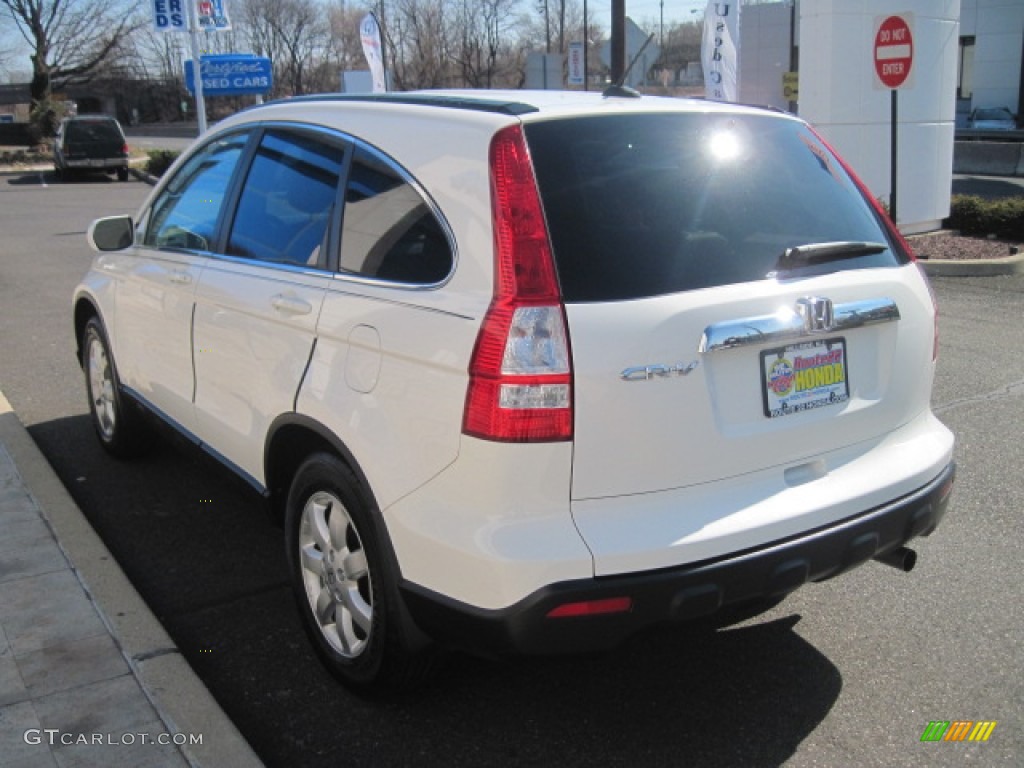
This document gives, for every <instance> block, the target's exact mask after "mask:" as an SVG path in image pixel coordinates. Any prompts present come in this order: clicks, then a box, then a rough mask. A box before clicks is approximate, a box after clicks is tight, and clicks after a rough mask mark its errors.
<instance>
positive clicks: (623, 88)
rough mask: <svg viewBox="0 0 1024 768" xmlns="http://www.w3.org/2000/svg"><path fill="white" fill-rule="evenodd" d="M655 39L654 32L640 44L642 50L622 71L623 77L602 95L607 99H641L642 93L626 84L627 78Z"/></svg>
mask: <svg viewBox="0 0 1024 768" xmlns="http://www.w3.org/2000/svg"><path fill="white" fill-rule="evenodd" d="M653 39H654V33H653V32H652V33H651V36H650V37H648V38H647V42H645V43H644V44H643V45H642V46H640V50H639V51H637V52H636V56H634V57H633V60H632V61H630V62H629V66H628V67H626V69H625V71H624V72H623V73H622V77H620V78H619V79H618V80H617V81H616V82H614V83H612V84H611V85H609V86H608V87H607V88H605V89H604V91H603V92H602V93H601V96H603V97H604V98H606V99H614V98H619V99H639V98H640V93H639V92H638V91H636V90H634V89H633V88H630V87H629V86H628V85H626V78H627V77H629V73H630V72H631V71H632V70H633V65H634V64H636V62H637V60H638V59H639V58H640V56H642V55H643V52H644V51H646V50H647V46H648V45H650V44H651V40H653Z"/></svg>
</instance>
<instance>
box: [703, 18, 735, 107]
mask: <svg viewBox="0 0 1024 768" xmlns="http://www.w3.org/2000/svg"><path fill="white" fill-rule="evenodd" d="M700 55H701V64H702V65H703V67H704V92H705V95H706V96H707V98H709V99H714V100H715V101H737V100H738V97H739V68H740V3H739V0H708V7H707V9H706V10H705V11H704V40H703V41H702V43H701V49H700Z"/></svg>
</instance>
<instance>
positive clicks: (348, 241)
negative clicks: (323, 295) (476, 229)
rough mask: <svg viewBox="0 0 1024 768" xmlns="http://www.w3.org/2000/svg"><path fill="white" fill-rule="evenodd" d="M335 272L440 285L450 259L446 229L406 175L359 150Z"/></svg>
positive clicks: (347, 193)
mask: <svg viewBox="0 0 1024 768" xmlns="http://www.w3.org/2000/svg"><path fill="white" fill-rule="evenodd" d="M342 222H343V223H342V235H341V258H340V264H339V271H340V272H342V273H343V274H344V273H348V274H352V275H359V276H361V277H367V278H372V279H375V280H384V281H388V282H395V283H407V284H412V285H432V284H436V283H440V282H441V281H443V280H444V279H445V278H446V277H448V274H449V273H450V272H451V270H452V266H453V263H454V255H453V251H452V247H451V244H450V242H449V239H448V236H447V234H446V231H445V228H444V227H443V226H442V225H441V222H440V221H439V220H438V218H437V216H436V215H435V214H434V211H433V209H432V208H431V206H430V205H429V204H428V203H427V201H426V199H424V197H423V196H422V195H421V194H420V192H419V190H418V189H417V188H416V187H415V186H414V185H413V184H412V183H411V181H410V180H409V179H408V178H407V177H406V176H405V174H404V173H403V172H401V171H399V170H398V168H397V167H396V166H395V165H393V164H392V163H390V162H389V161H388V160H386V159H385V158H384V157H382V156H379V155H377V154H376V153H374V152H371V151H369V150H367V149H364V148H362V147H360V148H358V149H357V150H356V152H355V155H354V157H353V159H352V166H351V169H350V171H349V174H348V180H347V183H346V186H345V204H344V217H343V219H342Z"/></svg>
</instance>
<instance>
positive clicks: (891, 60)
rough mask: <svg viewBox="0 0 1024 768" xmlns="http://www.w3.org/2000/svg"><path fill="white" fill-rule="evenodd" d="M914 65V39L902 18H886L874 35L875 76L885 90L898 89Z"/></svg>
mask: <svg viewBox="0 0 1024 768" xmlns="http://www.w3.org/2000/svg"><path fill="white" fill-rule="evenodd" d="M913 64H914V37H913V35H912V34H911V33H910V25H908V24H907V21H906V19H904V18H903V17H902V16H888V17H886V18H885V19H883V20H882V23H881V24H880V25H879V26H878V31H877V32H876V33H875V74H877V75H878V79H879V80H881V81H882V85H884V86H885V87H886V88H899V87H900V86H902V85H903V84H904V83H905V82H906V80H907V76H908V75H909V74H910V68H911V67H912V66H913Z"/></svg>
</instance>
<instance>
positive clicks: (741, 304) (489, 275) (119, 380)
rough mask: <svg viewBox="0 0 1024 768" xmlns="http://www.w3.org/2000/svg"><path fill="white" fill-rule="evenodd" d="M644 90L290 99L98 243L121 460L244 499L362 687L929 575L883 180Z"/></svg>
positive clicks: (99, 383)
mask: <svg viewBox="0 0 1024 768" xmlns="http://www.w3.org/2000/svg"><path fill="white" fill-rule="evenodd" d="M619 93H620V95H617V96H603V95H601V94H593V93H592V94H586V93H575V94H570V93H552V92H547V93H531V92H484V91H481V92H437V93H434V92H423V93H405V94H389V95H382V96H338V95H325V96H316V97H303V98H297V99H292V100H287V101H281V102H275V103H270V104H267V105H263V106H259V107H256V108H253V109H249V110H247V111H244V112H242V113H240V114H238V115H236V116H234V117H232V118H229V119H227V120H225V121H224V122H222V123H220V124H219V125H218V126H217V127H216V128H215V129H214V130H212V131H210V132H209V133H207V134H206V135H204V136H203V137H202V138H201V139H200V140H199V141H198V142H197V143H196V144H195V145H194V146H193V147H192V148H191V149H190V150H189V151H188V152H186V153H185V154H184V155H183V157H181V158H180V159H179V160H178V162H177V163H176V164H175V165H174V167H172V168H171V170H170V171H169V172H168V173H167V174H166V176H165V177H164V179H163V180H162V181H161V182H160V183H159V185H158V186H157V187H156V188H155V189H154V191H153V193H152V194H151V196H150V198H149V199H148V200H147V202H146V203H145V205H143V207H142V208H141V210H140V211H139V213H138V215H137V216H136V217H135V218H134V219H132V218H129V217H124V216H121V217H114V218H108V219H101V220H99V221H97V222H95V223H94V224H93V226H92V227H91V229H90V232H89V240H90V242H91V244H92V246H93V247H94V248H95V249H96V250H97V251H98V252H99V253H98V255H97V256H96V259H95V262H94V263H93V265H92V268H91V269H90V270H89V273H88V274H87V276H86V277H85V279H84V281H83V282H82V283H81V285H80V286H79V287H78V289H77V291H76V293H75V297H74V320H75V332H76V335H77V339H78V342H79V355H80V359H81V361H82V364H83V367H84V370H85V379H86V384H87V388H88V392H89V401H90V405H91V409H92V415H93V420H94V423H95V427H96V432H97V434H98V435H99V439H100V441H101V442H102V444H103V445H104V446H105V447H106V448H107V449H108V450H109V451H110V452H111V453H113V454H115V455H117V456H121V457H126V456H129V455H130V454H131V453H133V452H134V451H137V450H138V449H139V448H140V446H141V445H142V444H143V443H142V441H143V439H144V434H145V430H146V429H148V426H149V423H150V422H151V421H154V420H153V419H146V418H143V417H144V416H155V417H156V419H155V421H157V422H161V423H163V424H165V425H169V426H170V427H172V428H173V429H175V430H177V431H178V432H179V433H181V434H183V435H185V436H186V437H187V438H188V439H190V440H191V441H193V442H194V443H195V444H196V445H198V446H199V447H200V448H202V449H203V450H205V451H207V452H208V453H210V454H211V455H213V456H215V457H217V458H218V459H220V460H221V461H222V462H223V463H224V464H225V465H226V466H227V467H229V468H230V469H231V470H233V471H234V472H236V473H238V474H239V475H240V476H241V477H242V478H244V479H245V480H247V481H248V483H249V484H250V485H251V486H252V487H253V488H255V489H256V490H257V491H258V492H259V494H261V496H262V497H263V498H264V499H265V500H266V501H267V503H268V504H269V505H270V507H271V509H272V510H274V511H276V512H277V513H279V514H280V516H281V519H282V520H283V524H284V526H285V536H284V539H285V543H286V554H287V558H288V563H289V568H290V572H291V576H292V579H293V582H294V588H295V592H296V596H297V598H298V602H299V605H300V608H301V611H302V614H303V616H304V619H305V623H306V625H307V628H308V630H309V634H310V636H311V638H312V641H313V642H314V644H315V646H316V648H317V650H318V651H319V653H320V655H321V656H322V658H323V659H324V661H325V663H326V664H327V666H328V667H329V668H330V669H331V670H332V671H333V672H334V673H335V674H337V675H338V676H339V677H340V678H341V679H343V680H344V681H346V682H348V683H349V684H352V685H356V686H362V687H366V686H371V685H377V684H381V683H390V682H394V681H401V680H405V679H408V678H409V677H410V676H412V675H414V674H416V673H418V672H420V671H421V670H422V669H423V668H424V667H425V666H426V663H427V660H428V659H429V658H430V656H431V653H430V651H431V649H432V648H434V647H437V646H441V647H445V646H447V647H457V648H463V649H469V650H475V651H479V652H483V653H492V654H504V653H537V652H552V651H572V650H579V649H593V648H605V647H609V646H612V645H614V644H615V643H618V642H619V641H621V640H622V639H624V638H626V637H627V636H629V635H630V634H632V633H634V632H636V631H638V630H640V629H643V628H646V627H649V626H652V625H655V624H659V623H666V622H674V621H680V620H686V619H691V618H696V617H701V616H705V615H708V614H711V613H714V612H716V611H718V610H719V609H720V608H723V607H724V606H732V605H735V604H743V605H745V606H746V605H750V604H753V605H767V604H769V603H770V602H771V601H772V600H774V599H778V598H780V597H781V596H782V595H785V594H786V593H788V592H790V591H792V590H794V589H796V588H797V587H799V586H801V585H803V584H806V583H807V582H811V581H821V580H824V579H827V578H829V577H832V576H835V575H836V574H839V573H841V572H843V571H845V570H847V569H850V568H853V567H855V566H857V565H860V564H862V563H864V562H866V561H868V560H871V559H873V558H874V559H877V560H882V561H884V562H888V563H890V564H893V565H897V566H900V567H902V568H904V569H905V570H907V569H909V568H910V567H911V566H912V565H913V560H914V553H913V552H912V551H910V550H908V549H906V548H905V544H906V543H907V542H908V541H909V540H910V539H913V538H914V537H917V536H920V535H926V534H928V533H931V531H932V530H934V528H935V527H936V525H937V524H938V522H939V520H940V519H941V517H942V515H943V513H944V511H945V509H946V505H947V500H948V496H949V493H950V490H951V488H952V479H953V465H952V450H953V437H952V435H951V433H950V432H949V431H948V430H947V429H946V428H945V427H944V426H943V425H942V424H940V423H939V421H937V420H936V418H935V416H934V415H933V414H932V412H931V410H930V407H929V396H930V393H931V386H932V378H933V373H934V369H935V356H936V349H937V330H936V310H935V305H934V301H933V297H932V294H931V292H930V290H929V286H928V284H927V281H926V279H925V278H924V276H923V275H922V273H921V271H920V270H919V268H918V266H917V265H916V264H915V262H914V258H913V256H912V254H911V253H910V251H909V249H908V247H907V244H906V243H905V242H904V240H903V238H902V237H901V236H900V235H899V233H898V232H897V231H896V230H895V229H894V228H893V226H892V225H891V224H890V222H889V221H888V219H887V218H886V216H885V214H884V213H883V212H882V211H881V210H880V208H879V207H878V205H877V204H876V203H875V202H874V201H873V200H872V198H871V197H870V195H869V194H868V193H867V192H866V190H865V188H864V187H863V186H862V185H861V184H860V182H858V180H857V179H856V178H855V177H854V176H853V174H852V173H851V171H850V170H849V168H847V167H846V165H845V164H844V163H843V161H842V160H841V159H840V158H839V157H837V156H836V154H835V153H834V152H833V151H832V150H831V149H830V148H829V147H828V146H827V144H825V143H824V142H823V141H822V139H821V138H820V137H819V136H818V135H817V134H816V133H815V132H814V131H813V130H812V129H811V128H809V127H808V126H807V124H805V123H804V122H802V121H800V120H799V119H797V118H795V117H793V116H792V115H787V114H781V113H776V112H771V111H766V110H762V109H753V108H745V107H738V106H735V105H721V104H713V103H708V102H703V101H687V100H670V99H655V98H647V97H643V98H630V97H627V96H623V95H621V92H619Z"/></svg>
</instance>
